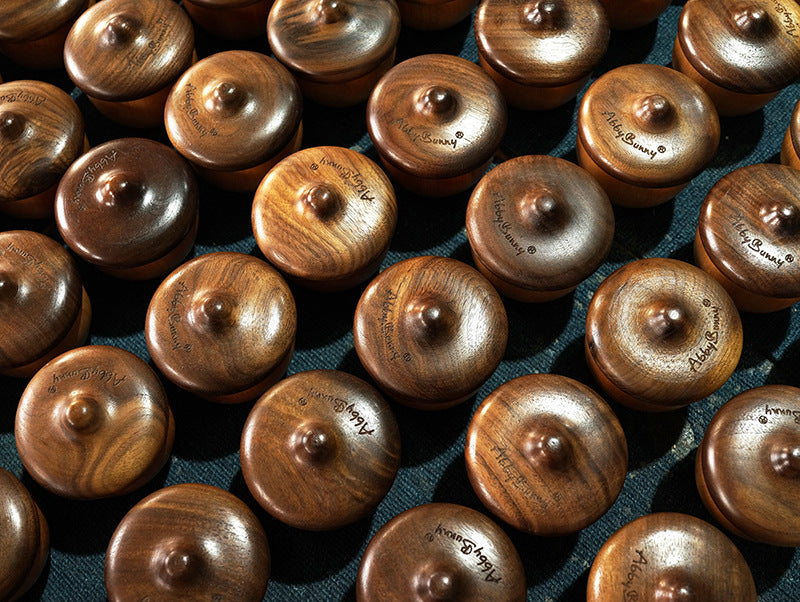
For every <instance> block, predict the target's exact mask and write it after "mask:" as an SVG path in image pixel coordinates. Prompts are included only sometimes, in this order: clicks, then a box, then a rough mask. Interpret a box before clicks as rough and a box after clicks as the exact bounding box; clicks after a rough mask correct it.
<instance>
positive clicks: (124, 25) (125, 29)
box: [102, 15, 139, 46]
mask: <svg viewBox="0 0 800 602" xmlns="http://www.w3.org/2000/svg"><path fill="white" fill-rule="evenodd" d="M138 30H139V23H138V22H137V21H136V20H135V19H132V18H130V17H127V16H125V15H114V16H113V17H111V18H110V19H109V20H108V22H107V23H106V27H105V30H104V32H103V36H102V39H103V40H104V41H105V43H106V44H107V45H109V46H121V45H122V44H127V43H129V42H130V41H131V40H133V39H134V38H135V37H136V34H137V32H138Z"/></svg>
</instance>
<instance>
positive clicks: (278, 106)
mask: <svg viewBox="0 0 800 602" xmlns="http://www.w3.org/2000/svg"><path fill="white" fill-rule="evenodd" d="M302 102H303V101H302V96H301V94H300V88H299V87H298V85H297V82H296V81H295V79H294V78H293V77H292V76H291V74H290V73H289V72H288V71H287V70H286V68H285V67H284V66H283V65H281V64H280V63H279V62H278V61H276V60H275V59H273V58H270V57H268V56H266V55H265V54H261V53H258V52H251V51H245V50H229V51H225V52H220V53H217V54H213V55H211V56H209V57H208V58H205V59H203V60H202V61H200V62H198V63H196V64H195V65H193V66H192V67H190V68H189V69H188V70H187V71H186V72H185V73H184V74H183V75H182V76H181V77H180V79H178V81H177V82H176V83H175V86H174V87H173V88H172V92H171V93H170V96H169V99H168V100H167V105H166V109H165V111H164V122H165V125H166V128H167V134H168V135H169V139H170V140H171V141H172V144H174V145H175V148H176V149H177V150H178V152H179V153H181V154H182V155H183V156H184V157H186V158H188V159H189V160H190V161H192V162H193V163H196V164H198V165H200V166H201V167H205V168H206V169H212V170H214V169H217V170H239V169H246V168H249V167H254V166H256V165H259V164H261V163H264V162H265V161H267V160H268V159H271V158H272V157H274V156H275V155H276V154H277V153H278V152H279V151H280V150H282V149H283V148H284V147H285V146H286V145H287V144H288V143H289V141H290V140H291V139H292V137H293V136H294V134H295V132H296V131H297V128H298V126H299V125H300V120H301V119H302V111H303V106H302Z"/></svg>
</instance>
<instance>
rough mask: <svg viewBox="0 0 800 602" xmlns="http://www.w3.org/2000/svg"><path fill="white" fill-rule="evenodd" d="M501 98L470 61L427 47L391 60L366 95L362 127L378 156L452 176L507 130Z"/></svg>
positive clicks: (481, 158)
mask: <svg viewBox="0 0 800 602" xmlns="http://www.w3.org/2000/svg"><path fill="white" fill-rule="evenodd" d="M506 119H507V112H506V104H505V99H504V98H503V96H502V94H501V93H500V90H499V89H498V88H497V85H496V84H495V83H494V82H493V81H492V80H491V78H490V77H489V76H488V75H487V74H486V73H485V72H484V71H483V69H481V68H480V67H478V66H477V65H475V64H474V63H471V62H469V61H467V60H466V59H463V58H460V57H457V56H450V55H444V54H427V55H422V56H416V57H413V58H410V59H408V60H406V61H403V62H402V63H400V64H398V65H395V66H394V67H393V68H392V69H390V70H389V71H388V72H387V73H386V74H385V75H384V76H383V77H382V78H381V79H380V81H378V84H377V85H376V86H375V88H374V89H373V91H372V94H371V96H370V98H369V101H368V102H367V129H368V131H369V135H370V137H371V138H372V141H373V143H374V144H375V147H376V148H377V149H378V152H380V154H381V156H382V158H383V159H385V160H386V161H388V162H389V163H390V164H391V165H393V166H394V167H396V168H398V169H399V170H401V171H403V172H406V173H409V174H412V175H415V176H418V177H422V178H431V179H439V178H451V177H456V176H460V175H463V174H465V173H469V172H471V171H473V170H475V169H477V168H479V167H480V166H481V165H483V164H484V163H486V162H487V161H488V160H489V159H490V158H491V156H492V154H493V153H494V152H495V150H497V147H498V145H499V144H500V141H501V140H502V138H503V135H504V134H505V129H506Z"/></svg>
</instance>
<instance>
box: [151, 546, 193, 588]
mask: <svg viewBox="0 0 800 602" xmlns="http://www.w3.org/2000/svg"><path fill="white" fill-rule="evenodd" d="M201 562H202V561H201V558H200V557H199V556H198V554H197V552H195V551H194V550H193V549H192V548H191V546H188V545H184V544H173V545H172V546H170V547H168V548H167V549H165V550H162V551H161V552H160V553H159V554H157V556H156V563H157V571H158V576H159V578H160V579H161V580H162V581H163V582H164V583H166V584H167V585H169V586H173V587H176V586H180V585H185V584H186V583H188V582H190V581H191V580H192V579H193V578H194V577H195V576H196V575H197V574H198V573H199V572H200V564H201Z"/></svg>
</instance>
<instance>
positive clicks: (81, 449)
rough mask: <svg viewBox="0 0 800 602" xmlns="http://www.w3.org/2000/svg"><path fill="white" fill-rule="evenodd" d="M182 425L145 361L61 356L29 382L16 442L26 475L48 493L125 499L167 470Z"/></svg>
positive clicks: (117, 355) (114, 355) (116, 354)
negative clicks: (175, 420)
mask: <svg viewBox="0 0 800 602" xmlns="http://www.w3.org/2000/svg"><path fill="white" fill-rule="evenodd" d="M174 434H175V423H174V421H173V418H172V411H171V410H170V407H169V401H168V400H167V395H166V393H165V392H164V388H163V387H162V385H161V382H160V381H159V379H158V377H157V376H156V374H155V372H153V369H152V368H150V366H148V365H147V364H146V363H145V362H144V360H142V359H140V358H139V357H138V356H136V355H133V354H132V353H130V352H128V351H125V350H123V349H119V348H116V347H109V346H105V345H89V346H85V347H78V348H76V349H73V350H71V351H67V352H66V353H62V354H61V355H59V356H58V357H56V358H55V359H54V360H52V361H50V362H48V363H47V364H45V366H44V367H43V368H41V369H40V370H39V371H38V372H37V373H36V374H35V375H34V376H33V378H32V379H31V380H30V382H29V383H28V386H27V387H26V388H25V391H24V392H23V394H22V398H21V399H20V402H19V407H18V408H17V418H16V422H15V426H14V436H15V437H16V441H17V449H18V450H19V456H20V459H21V460H22V463H23V464H24V465H25V469H26V470H27V471H28V472H29V473H30V474H31V476H32V477H33V478H34V479H35V480H36V481H37V482H38V483H39V484H40V485H41V486H42V487H44V488H46V489H48V490H50V491H52V492H53V493H55V494H57V495H61V496H64V497H68V498H75V499H96V498H103V497H109V496H116V495H122V494H124V493H128V492H130V491H133V490H135V489H137V488H138V487H140V486H142V485H143V484H144V483H146V482H147V481H148V480H150V479H151V478H152V477H153V476H155V474H156V473H157V472H158V471H159V470H160V469H161V467H162V466H163V465H164V462H166V460H167V458H168V457H169V454H170V451H171V450H172V442H173V439H174Z"/></svg>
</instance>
